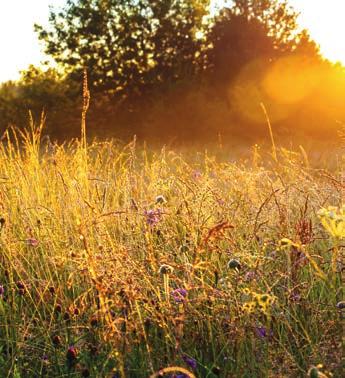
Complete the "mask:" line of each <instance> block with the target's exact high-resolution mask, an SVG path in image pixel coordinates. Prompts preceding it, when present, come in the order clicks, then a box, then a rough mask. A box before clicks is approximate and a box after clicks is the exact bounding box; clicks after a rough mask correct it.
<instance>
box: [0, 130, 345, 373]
mask: <svg viewBox="0 0 345 378" xmlns="http://www.w3.org/2000/svg"><path fill="white" fill-rule="evenodd" d="M41 133H42V125H40V126H38V127H35V126H34V125H31V127H30V128H28V130H26V131H24V132H19V131H17V132H14V131H8V132H7V133H6V134H5V135H4V136H3V139H2V144H1V146H0V217H1V218H0V228H1V235H0V251H1V255H0V372H1V374H0V376H1V377H16V378H19V377H41V376H42V377H88V376H90V377H130V378H131V377H133V378H135V377H152V378H153V377H163V376H164V377H171V378H172V377H176V378H183V377H184V378H186V377H191V378H192V377H205V378H206V377H208V378H212V377H228V378H230V377H247V378H254V377H306V376H309V377H312V378H314V377H341V376H342V369H343V367H344V366H343V365H342V353H343V344H342V331H343V329H342V327H343V324H342V321H343V319H344V311H345V310H344V307H345V302H344V301H343V291H342V290H343V288H342V272H343V270H344V265H343V261H342V258H341V256H342V252H343V249H344V240H343V239H344V237H345V208H344V207H342V191H343V190H344V183H342V182H341V175H342V173H343V167H344V161H343V160H342V159H343V157H342V150H341V149H340V150H339V151H338V152H335V151H329V152H328V154H326V155H325V156H322V158H321V159H320V160H319V161H318V162H317V164H316V163H315V162H314V161H313V159H312V158H310V157H309V156H308V153H306V152H305V150H303V148H302V149H300V150H296V151H291V150H288V149H286V148H282V147H279V146H274V147H273V150H271V149H268V150H266V151H265V150H263V149H260V148H259V147H258V146H254V147H253V148H252V149H251V150H250V151H249V152H248V153H247V155H246V156H245V157H242V158H237V157H236V156H233V155H231V151H227V150H225V149H221V148H219V151H218V152H215V153H210V152H205V151H204V152H201V153H197V151H196V150H193V148H190V150H189V151H187V150H186V151H184V152H179V151H174V150H171V149H168V148H162V149H159V150H158V149H154V150H150V149H149V148H147V147H145V146H138V145H137V143H136V141H135V140H133V141H132V142H131V143H130V144H128V145H123V144H121V143H118V142H116V141H112V140H109V141H103V142H98V141H94V142H90V143H86V139H85V135H84V138H83V139H82V140H81V141H80V140H74V141H71V142H70V143H67V142H66V143H65V144H62V145H58V144H51V143H41V142H40V140H41ZM230 156H231V159H230Z"/></svg>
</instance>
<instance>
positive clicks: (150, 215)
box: [144, 209, 162, 227]
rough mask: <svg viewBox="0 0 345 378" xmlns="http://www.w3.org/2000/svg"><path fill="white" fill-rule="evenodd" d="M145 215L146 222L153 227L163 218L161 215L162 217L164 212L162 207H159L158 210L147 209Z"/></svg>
mask: <svg viewBox="0 0 345 378" xmlns="http://www.w3.org/2000/svg"><path fill="white" fill-rule="evenodd" d="M144 215H145V217H146V223H147V224H148V225H149V226H151V227H153V226H155V225H156V224H157V223H158V222H159V221H160V220H161V217H162V212H161V210H160V209H157V210H145V211H144Z"/></svg>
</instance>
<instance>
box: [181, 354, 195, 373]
mask: <svg viewBox="0 0 345 378" xmlns="http://www.w3.org/2000/svg"><path fill="white" fill-rule="evenodd" d="M182 359H183V361H184V362H185V363H186V364H187V365H188V366H189V367H190V368H192V369H193V370H195V369H196V368H197V366H198V364H197V362H196V360H195V359H194V358H192V357H188V356H186V355H185V354H184V355H183V356H182Z"/></svg>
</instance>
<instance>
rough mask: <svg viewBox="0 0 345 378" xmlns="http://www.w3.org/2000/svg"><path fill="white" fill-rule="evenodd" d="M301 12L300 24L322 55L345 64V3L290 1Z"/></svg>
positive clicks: (342, 1) (334, 0)
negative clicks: (306, 30)
mask: <svg viewBox="0 0 345 378" xmlns="http://www.w3.org/2000/svg"><path fill="white" fill-rule="evenodd" d="M290 1H291V4H292V5H293V6H294V7H296V9H297V10H298V11H300V17H299V20H300V24H301V25H302V26H303V27H306V28H307V29H308V30H309V32H310V35H311V37H312V38H313V39H314V40H315V41H316V42H317V43H318V44H319V45H320V49H321V52H322V54H323V55H324V56H325V57H326V58H328V59H330V60H332V61H335V62H336V61H339V62H341V63H343V64H345V22H344V15H345V1H344V0H328V1H323V0H290Z"/></svg>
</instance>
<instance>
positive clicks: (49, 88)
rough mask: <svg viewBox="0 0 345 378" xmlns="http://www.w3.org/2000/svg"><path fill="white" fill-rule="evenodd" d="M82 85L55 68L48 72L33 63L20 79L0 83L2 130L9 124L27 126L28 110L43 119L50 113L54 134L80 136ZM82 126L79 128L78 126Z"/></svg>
mask: <svg viewBox="0 0 345 378" xmlns="http://www.w3.org/2000/svg"><path fill="white" fill-rule="evenodd" d="M78 97H79V88H78V85H76V83H74V82H73V81H71V80H68V79H67V78H66V77H65V75H63V74H61V73H59V72H58V71H56V70H55V69H52V68H50V69H48V70H46V71H44V70H42V69H41V68H37V67H35V66H32V65H31V66H29V67H28V69H27V70H25V71H22V72H21V77H20V79H19V80H18V81H17V82H13V81H9V82H6V83H4V84H2V85H1V86H0V131H1V132H3V131H4V130H5V129H6V128H7V127H8V126H9V125H11V124H12V125H13V124H14V125H16V126H17V127H19V128H25V127H26V126H27V125H28V122H29V115H28V112H29V111H30V112H31V115H32V117H33V119H34V121H37V122H38V121H39V120H40V118H41V114H42V112H44V113H45V114H46V115H47V118H46V130H47V131H48V133H50V134H51V135H52V136H54V137H58V136H59V134H64V135H76V130H75V125H78V126H79V117H80V115H79V113H80V112H79V110H78V107H77V106H76V105H77V104H78ZM78 128H79V127H78Z"/></svg>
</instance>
